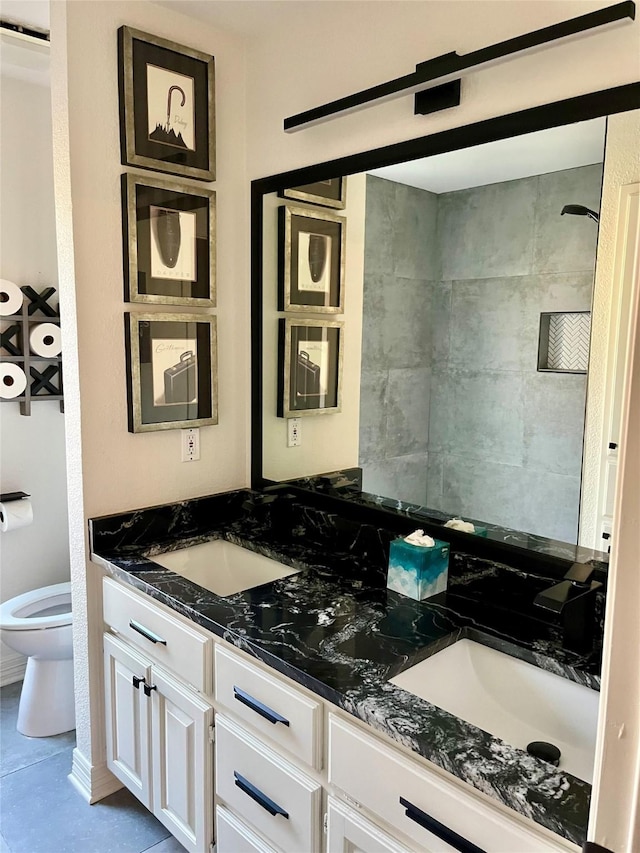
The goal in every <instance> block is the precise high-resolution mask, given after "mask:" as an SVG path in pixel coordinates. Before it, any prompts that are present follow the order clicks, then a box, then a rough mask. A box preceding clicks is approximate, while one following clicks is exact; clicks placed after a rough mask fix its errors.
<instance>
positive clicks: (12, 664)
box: [0, 654, 27, 687]
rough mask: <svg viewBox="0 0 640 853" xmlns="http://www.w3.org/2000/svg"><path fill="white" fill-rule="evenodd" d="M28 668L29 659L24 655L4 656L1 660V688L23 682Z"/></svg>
mask: <svg viewBox="0 0 640 853" xmlns="http://www.w3.org/2000/svg"><path fill="white" fill-rule="evenodd" d="M26 667H27V659H26V657H24V655H17V654H10V655H3V656H2V660H0V687H4V686H5V685H6V684H15V682H16V681H22V680H23V678H24V671H25V669H26Z"/></svg>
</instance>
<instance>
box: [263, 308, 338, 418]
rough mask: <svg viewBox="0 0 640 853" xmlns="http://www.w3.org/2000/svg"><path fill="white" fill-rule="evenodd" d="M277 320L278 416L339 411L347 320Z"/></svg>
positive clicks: (328, 413)
mask: <svg viewBox="0 0 640 853" xmlns="http://www.w3.org/2000/svg"><path fill="white" fill-rule="evenodd" d="M278 322H279V328H278V411H277V415H278V417H280V418H297V417H301V416H302V417H304V416H308V415H330V414H338V413H340V412H341V411H342V367H343V350H344V341H343V331H344V323H341V322H338V321H335V320H333V321H332V320H293V319H289V318H282V319H280V320H279V321H278Z"/></svg>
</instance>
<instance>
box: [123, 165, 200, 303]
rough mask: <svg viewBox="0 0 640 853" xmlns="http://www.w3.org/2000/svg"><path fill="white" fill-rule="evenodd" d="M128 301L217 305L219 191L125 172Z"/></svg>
mask: <svg viewBox="0 0 640 853" xmlns="http://www.w3.org/2000/svg"><path fill="white" fill-rule="evenodd" d="M121 180H122V230H123V243H124V246H123V248H124V254H123V256H124V298H125V302H152V303H158V304H168V305H203V306H214V305H215V304H216V275H215V271H216V194H215V192H214V191H213V190H205V189H201V190H200V189H198V188H197V187H194V186H191V185H187V184H184V183H180V182H179V181H177V180H159V179H158V180H150V179H147V178H142V177H139V176H138V175H122V179H121Z"/></svg>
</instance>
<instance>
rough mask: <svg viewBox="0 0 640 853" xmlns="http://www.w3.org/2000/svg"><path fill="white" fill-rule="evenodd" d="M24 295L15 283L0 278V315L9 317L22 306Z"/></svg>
mask: <svg viewBox="0 0 640 853" xmlns="http://www.w3.org/2000/svg"><path fill="white" fill-rule="evenodd" d="M23 301H24V295H23V293H22V291H21V290H20V288H19V287H18V285H17V284H15V283H14V282H13V281H9V280H8V279H6V278H0V317H10V316H11V315H12V314H17V313H18V311H19V310H20V309H21V308H22V303H23Z"/></svg>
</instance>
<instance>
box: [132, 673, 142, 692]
mask: <svg viewBox="0 0 640 853" xmlns="http://www.w3.org/2000/svg"><path fill="white" fill-rule="evenodd" d="M131 682H132V684H133V686H134V687H135V688H136V690H140V685H141V684H144V678H140V677H139V676H137V675H134V676H133V678H132V679H131Z"/></svg>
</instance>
